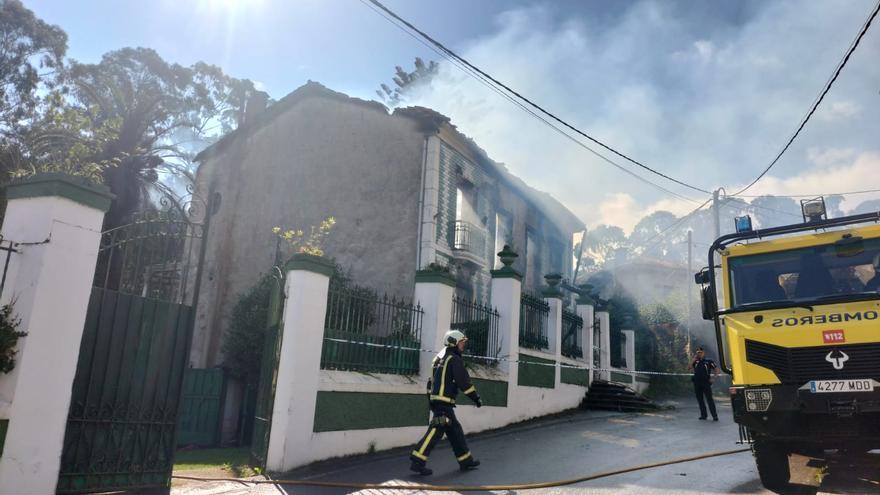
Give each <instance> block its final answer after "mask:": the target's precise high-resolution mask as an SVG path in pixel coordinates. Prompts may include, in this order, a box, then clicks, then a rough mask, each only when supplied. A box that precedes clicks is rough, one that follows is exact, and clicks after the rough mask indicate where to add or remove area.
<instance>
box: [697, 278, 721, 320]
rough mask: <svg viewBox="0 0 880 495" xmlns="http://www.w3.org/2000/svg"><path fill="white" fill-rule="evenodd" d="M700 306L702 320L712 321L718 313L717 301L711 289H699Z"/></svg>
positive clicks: (707, 287)
mask: <svg viewBox="0 0 880 495" xmlns="http://www.w3.org/2000/svg"><path fill="white" fill-rule="evenodd" d="M700 306H701V307H702V310H703V319H704V320H714V319H715V313H717V312H718V300H717V299H716V297H715V293H714V291H713V290H712V287H709V286H706V287H703V288H702V289H700Z"/></svg>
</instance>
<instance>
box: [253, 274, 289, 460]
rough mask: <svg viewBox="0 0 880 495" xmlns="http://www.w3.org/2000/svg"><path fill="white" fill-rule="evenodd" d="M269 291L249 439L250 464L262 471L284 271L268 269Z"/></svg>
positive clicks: (275, 374) (278, 344)
mask: <svg viewBox="0 0 880 495" xmlns="http://www.w3.org/2000/svg"><path fill="white" fill-rule="evenodd" d="M272 280H273V281H274V282H275V284H274V285H273V286H272V292H271V294H270V297H269V311H268V313H269V317H268V319H267V320H268V321H267V322H266V336H265V341H264V344H263V362H262V364H261V366H260V383H259V386H258V388H257V406H256V409H255V412H254V433H253V437H252V438H251V464H252V465H253V466H255V467H258V468H260V469H262V470H264V471H265V470H266V456H267V452H268V450H269V432H270V430H271V427H272V406H273V405H274V403H275V382H276V380H277V378H278V357H279V355H280V353H281V331H282V328H281V321H282V318H281V316H282V312H283V310H284V272H283V270H281V269H280V268H279V267H277V266H276V267H275V268H274V269H273V270H272Z"/></svg>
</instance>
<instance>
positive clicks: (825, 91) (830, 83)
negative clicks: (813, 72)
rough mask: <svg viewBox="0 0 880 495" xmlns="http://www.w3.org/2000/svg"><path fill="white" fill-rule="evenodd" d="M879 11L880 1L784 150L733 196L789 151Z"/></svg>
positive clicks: (768, 169)
mask: <svg viewBox="0 0 880 495" xmlns="http://www.w3.org/2000/svg"><path fill="white" fill-rule="evenodd" d="M878 12H880V2H877V5H876V6H875V7H874V11H873V12H872V13H871V15H870V16H869V17H868V20H867V21H865V24H864V25H863V26H862V29H861V31H860V32H859V34H858V36H856V39H855V40H854V41H853V42H852V44H851V45H850V47H849V50H847V52H846V55H844V57H843V60H841V61H840V63H839V64H838V65H837V68H836V69H835V71H834V75H833V76H831V78H830V79H829V80H828V82H827V83H825V87H824V89H823V90H822V92H821V93H819V97H818V98H816V100H815V101H814V102H813V105H812V107H811V108H810V111H809V112H807V115H806V117H804V118H803V119H802V120H801V123H800V125H799V126H798V128H797V130H796V131H794V134H792V136H791V138H790V139H789V140H788V142H787V143H785V146H784V147H783V148H782V150H781V151H780V152H779V154H778V155H776V158H774V159H773V161H772V162H770V165H767V168H765V169H764V171H762V172H761V173H760V174H759V175H758V176H757V177H755V180H753V181H752V182H751V183H749V185H747V186H746V187H744V188H742V189H740V190H739V191H737V192H735V193H733V194H731V196H739V195H740V194H742V193H744V192H746V191H748V190H749V189H751V187H752V186H754V185H755V184H757V183H758V181H759V180H761V179H762V178H763V177H764V176H765V175H766V174H767V172H769V171H770V169H771V168H773V166H774V165H776V163H777V162H778V161H779V159H780V158H782V155H784V154H785V152H786V151H788V148H789V147H790V146H791V143H793V142H794V140H795V139H796V138H797V137H798V135H799V134H800V133H801V130H803V128H804V126H806V125H807V122H809V121H810V118H811V117H812V116H813V114H814V113H816V109H818V108H819V105H820V104H821V103H822V100H824V99H825V95H827V94H828V92H829V91H830V90H831V86H833V85H834V82H835V81H837V78H838V76H840V73H841V72H842V71H843V68H844V67H845V66H846V63H847V62H849V59H850V57H851V56H852V54H853V52H855V51H856V48H857V47H858V46H859V43H860V42H861V41H862V38H864V36H865V33H867V32H868V28H870V27H871V22H873V21H874V18H875V17H877V13H878Z"/></svg>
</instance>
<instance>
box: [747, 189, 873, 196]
mask: <svg viewBox="0 0 880 495" xmlns="http://www.w3.org/2000/svg"><path fill="white" fill-rule="evenodd" d="M876 192H880V189H864V190H862V191H846V192H833V193H815V194H737V196H739V197H741V198H761V197H764V196H773V197H776V198H818V197H819V196H849V195H854V194H868V193H876Z"/></svg>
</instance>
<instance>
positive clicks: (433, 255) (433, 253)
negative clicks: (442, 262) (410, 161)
mask: <svg viewBox="0 0 880 495" xmlns="http://www.w3.org/2000/svg"><path fill="white" fill-rule="evenodd" d="M424 153H425V156H424V160H425V163H424V166H423V168H422V211H420V212H419V215H420V217H421V218H420V220H419V229H420V235H419V241H420V243H421V244H420V246H419V254H420V257H419V260H418V262H419V265H418V268H425V267H427V266H428V265H429V264H431V263H433V262H435V261H436V259H437V248H436V247H435V243H434V237H435V235H436V233H437V218H438V217H437V213H438V212H439V211H440V181H441V180H442V178H441V177H440V138H438V137H437V136H429V137H428V138H426V139H425V149H424Z"/></svg>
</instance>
